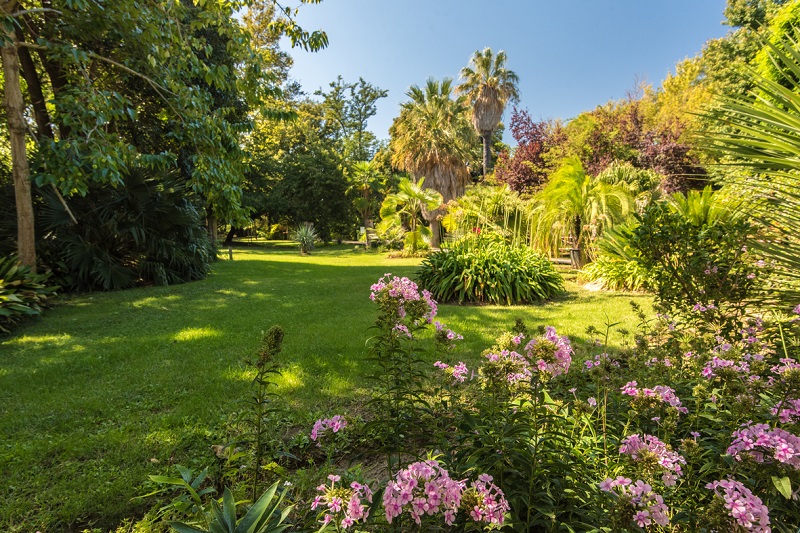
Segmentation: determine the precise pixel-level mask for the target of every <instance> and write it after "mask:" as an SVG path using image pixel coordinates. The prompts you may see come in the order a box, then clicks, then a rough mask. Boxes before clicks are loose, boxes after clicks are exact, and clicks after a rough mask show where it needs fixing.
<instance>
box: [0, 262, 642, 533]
mask: <svg viewBox="0 0 800 533" xmlns="http://www.w3.org/2000/svg"><path fill="white" fill-rule="evenodd" d="M234 254H235V256H234V260H233V261H228V260H224V261H220V262H218V263H217V264H215V266H214V272H213V273H212V274H211V275H210V276H209V277H208V278H207V279H206V280H203V281H200V282H195V283H190V284H186V285H180V286H175V287H146V288H139V289H133V290H129V291H124V292H117V293H95V294H89V295H82V296H78V297H70V298H65V299H62V300H61V302H60V304H59V305H58V306H57V307H56V308H55V309H52V310H50V311H48V312H47V313H46V315H45V316H44V317H43V318H42V319H40V320H39V321H37V322H35V323H32V324H28V325H27V326H25V327H23V328H22V329H20V330H18V331H17V332H16V334H15V336H13V337H10V338H6V339H4V340H3V342H2V344H0V439H2V441H1V443H0V475H2V477H3V483H2V484H0V531H9V532H13V533H16V532H22V531H26V532H27V531H36V530H39V531H41V532H42V533H49V532H55V531H80V530H82V529H83V528H86V527H97V528H100V529H103V530H105V529H110V528H112V527H113V526H115V525H116V524H118V523H119V522H120V521H121V520H123V519H124V518H125V517H128V516H131V515H135V514H140V513H143V512H144V510H145V509H146V506H147V505H148V503H147V502H145V503H143V502H141V501H137V500H132V498H134V496H136V495H139V494H142V493H143V492H145V491H146V490H147V486H146V485H145V482H146V481H147V476H148V474H164V473H174V470H171V465H174V464H184V465H191V466H195V467H199V468H202V466H205V465H208V464H211V463H213V462H214V461H215V457H214V454H213V452H212V451H211V446H212V445H215V444H224V443H225V439H226V437H227V435H226V434H225V423H226V420H227V417H228V415H229V414H230V413H231V412H233V411H236V410H237V409H238V408H239V406H240V403H239V402H241V401H242V400H243V399H245V398H246V397H247V395H248V392H249V387H250V380H251V378H252V375H251V374H250V373H249V372H248V371H247V369H246V367H245V366H244V365H243V364H242V360H243V359H245V358H247V357H250V356H252V355H253V354H254V352H255V350H256V349H257V347H258V345H259V343H260V340H261V335H262V332H264V331H266V330H267V329H268V328H269V327H270V326H271V325H273V324H280V325H281V326H283V328H284V329H285V332H286V335H285V340H284V349H283V352H282V353H281V355H280V357H279V359H280V362H281V363H282V364H283V366H284V372H283V376H282V377H281V378H280V379H279V390H278V392H279V394H280V395H281V399H282V401H283V402H284V404H285V405H286V406H287V407H288V408H289V412H290V413H291V415H290V419H291V420H290V422H291V423H293V424H296V425H298V426H300V427H305V425H307V424H309V423H310V422H311V421H313V420H314V419H315V418H316V417H318V416H320V415H322V414H325V413H331V412H333V411H336V412H343V411H346V409H347V406H348V405H349V404H351V403H353V402H354V401H355V400H357V399H360V398H363V396H364V395H366V394H367V391H368V388H369V383H367V381H366V376H367V375H369V373H370V368H369V365H368V364H367V363H366V361H365V355H366V348H365V341H366V339H367V338H368V336H369V335H371V332H370V330H369V327H370V325H371V324H372V322H373V320H374V317H375V308H374V304H373V303H372V302H371V301H370V300H369V288H370V285H371V284H372V283H374V282H375V281H377V279H378V278H379V277H381V276H382V275H383V274H384V273H387V272H392V273H394V274H397V275H405V276H413V273H414V270H415V268H416V265H418V264H419V260H415V259H387V258H386V256H385V255H383V254H374V253H367V252H365V251H362V250H354V249H352V248H348V247H343V246H340V247H328V248H321V249H319V250H317V251H315V252H314V253H313V254H312V255H310V256H305V257H301V256H300V255H298V254H297V252H296V250H295V249H294V248H291V247H287V246H277V247H276V246H272V247H264V246H252V247H245V248H240V249H236V250H235V251H234ZM567 288H568V292H567V294H565V295H564V296H563V297H561V298H559V299H558V300H557V301H554V302H548V303H545V304H542V305H534V306H513V307H499V306H455V305H442V306H440V312H439V318H440V320H442V321H443V322H445V323H446V324H447V325H448V326H450V327H451V328H452V329H454V330H456V331H458V332H460V333H463V335H464V337H465V339H464V341H463V342H462V343H461V344H460V345H459V347H458V349H457V350H456V352H454V353H453V354H450V355H449V356H448V360H452V361H458V360H464V361H466V362H467V363H468V364H471V363H474V362H475V361H477V359H478V358H479V356H480V352H481V351H482V350H484V349H485V348H487V347H488V346H490V345H491V344H492V342H493V340H494V339H495V338H496V337H497V336H498V335H499V334H500V333H502V332H504V331H507V330H509V329H510V328H511V326H512V325H513V324H514V320H515V319H516V318H517V317H520V318H522V319H524V320H525V321H526V323H527V324H528V326H529V327H530V328H535V327H537V326H540V325H553V326H555V327H556V328H557V330H558V332H559V333H561V334H566V335H569V336H570V337H571V338H572V339H573V343H574V344H576V345H577V346H583V345H586V344H588V343H589V341H591V339H589V338H588V336H587V334H586V332H585V330H586V328H587V326H589V325H595V326H597V327H602V325H603V324H604V323H606V322H621V323H622V325H624V326H625V327H627V328H628V329H634V327H635V325H636V319H635V318H634V316H633V313H632V311H631V309H630V306H629V303H628V302H629V301H631V300H635V301H637V302H639V303H641V304H645V305H647V304H649V302H650V299H649V298H648V297H646V296H641V295H630V294H619V293H601V292H588V291H584V290H582V289H580V288H579V287H577V286H576V285H575V284H574V283H570V282H568V286H567ZM619 341H620V337H619V335H613V336H612V343H613V344H616V345H619ZM433 357H435V356H434V355H433V354H431V358H433Z"/></svg>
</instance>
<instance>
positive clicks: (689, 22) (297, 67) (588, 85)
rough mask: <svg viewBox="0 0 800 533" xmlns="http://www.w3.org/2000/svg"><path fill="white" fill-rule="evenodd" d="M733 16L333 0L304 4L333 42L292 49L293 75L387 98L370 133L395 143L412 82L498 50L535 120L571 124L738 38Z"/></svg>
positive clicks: (533, 3) (716, 4)
mask: <svg viewBox="0 0 800 533" xmlns="http://www.w3.org/2000/svg"><path fill="white" fill-rule="evenodd" d="M724 8H725V0H494V1H490V0H482V1H478V0H323V2H322V3H321V4H318V5H302V6H301V9H300V14H299V16H298V22H299V23H300V25H301V26H303V28H304V29H306V30H309V31H310V30H313V29H324V30H325V31H326V32H327V33H328V37H329V39H330V45H329V47H328V48H326V49H325V50H322V51H320V52H316V53H310V52H305V51H303V50H299V49H295V50H290V51H289V52H290V54H291V55H292V57H293V58H294V61H295V63H294V68H293V69H292V72H291V74H290V75H291V76H292V78H294V79H296V80H297V81H299V82H300V83H301V84H302V86H303V89H304V90H305V91H306V92H308V93H313V92H314V91H315V90H317V89H319V88H323V89H325V88H327V86H328V83H330V82H331V81H333V80H335V79H336V76H337V75H339V74H341V75H342V77H343V78H344V80H345V81H347V82H355V81H358V78H359V76H361V77H363V78H364V79H365V80H366V81H368V82H370V83H372V84H373V85H375V86H377V87H380V88H382V89H387V90H388V91H389V96H388V98H384V99H381V100H380V101H379V102H378V113H377V115H375V116H374V117H372V119H371V120H370V124H369V126H370V130H372V131H373V132H375V134H376V135H377V136H378V138H388V136H389V133H388V130H389V126H390V125H391V123H392V120H393V119H394V117H396V116H397V115H398V114H399V104H400V102H403V101H405V100H406V99H407V98H406V97H405V92H406V91H407V90H408V88H409V87H410V86H411V85H412V84H417V85H422V84H423V83H424V82H425V80H427V79H428V78H429V77H431V76H433V77H435V78H437V79H441V78H443V77H445V76H451V77H453V78H457V77H458V72H459V70H460V69H461V68H462V67H464V66H466V65H467V64H468V62H469V59H470V57H471V56H472V54H473V53H474V52H475V51H476V50H478V49H483V48H485V47H487V46H488V47H490V48H492V49H493V50H494V51H498V50H505V51H506V53H507V54H508V68H510V69H512V70H514V71H515V72H516V73H517V75H518V76H519V78H520V84H519V90H520V97H521V101H520V104H519V106H520V107H522V108H526V109H528V110H529V111H530V113H531V115H532V116H533V117H534V118H562V119H569V118H571V117H574V116H575V115H577V114H578V113H580V112H581V111H585V110H589V109H593V108H594V107H595V106H597V105H598V104H602V103H605V102H607V101H609V100H612V99H618V98H622V97H624V96H625V94H626V92H627V91H628V90H629V89H631V88H633V87H634V85H635V82H636V80H637V79H645V80H646V81H647V82H649V83H651V84H653V85H654V86H657V85H659V84H660V83H661V81H662V80H663V79H664V77H665V76H666V75H667V73H668V72H670V71H671V70H674V66H675V64H676V63H677V62H678V61H680V60H682V59H683V58H685V57H690V56H694V55H696V54H698V53H699V52H700V51H701V50H702V47H703V44H704V43H705V42H706V41H707V40H708V39H711V38H715V37H721V36H723V35H725V34H726V33H727V32H728V31H729V30H730V28H729V27H727V26H724V25H722V20H723V19H724V17H723V15H722V12H723V10H724ZM283 48H284V49H288V44H286V43H284V46H283ZM509 116H510V112H509V111H506V114H505V117H504V121H505V122H506V123H508V119H509ZM505 141H506V142H512V139H511V136H510V134H509V133H508V132H506V135H505Z"/></svg>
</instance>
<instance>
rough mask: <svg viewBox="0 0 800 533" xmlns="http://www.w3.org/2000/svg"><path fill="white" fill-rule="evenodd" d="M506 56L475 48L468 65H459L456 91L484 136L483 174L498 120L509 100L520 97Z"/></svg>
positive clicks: (490, 153) (488, 166) (482, 136)
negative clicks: (465, 103)
mask: <svg viewBox="0 0 800 533" xmlns="http://www.w3.org/2000/svg"><path fill="white" fill-rule="evenodd" d="M507 60H508V57H507V56H506V53H505V51H503V50H500V51H499V52H498V53H497V55H494V52H492V49H491V48H484V49H483V51H482V52H481V51H480V50H478V51H476V52H475V54H474V55H473V56H472V59H470V61H469V66H467V67H464V68H462V69H461V73H460V76H461V78H462V79H463V80H464V82H463V83H462V84H461V85H459V86H458V87H456V92H457V93H459V94H465V95H467V98H468V99H469V103H470V105H472V125H473V126H475V129H476V130H477V131H478V134H479V135H480V136H481V138H483V177H484V178H485V177H486V173H487V172H489V169H490V167H491V166H492V133H493V132H494V130H495V129H496V128H497V125H498V124H499V123H500V119H501V118H502V117H503V111H505V108H506V104H507V103H508V102H517V101H519V92H518V91H517V84H518V83H519V77H517V75H516V74H515V73H514V71H513V70H509V69H507V68H506V61H507Z"/></svg>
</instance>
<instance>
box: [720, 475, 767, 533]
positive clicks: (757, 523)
mask: <svg viewBox="0 0 800 533" xmlns="http://www.w3.org/2000/svg"><path fill="white" fill-rule="evenodd" d="M706 488H707V489H709V490H713V491H714V492H715V493H716V495H717V497H718V498H720V500H721V501H722V502H723V505H724V507H725V509H726V510H727V512H728V514H729V515H730V517H731V518H733V519H734V520H735V521H736V524H737V525H739V526H741V527H742V528H743V529H744V530H745V531H754V532H756V533H770V531H771V528H770V527H769V514H768V512H769V509H767V507H766V506H765V505H764V504H763V503H762V502H761V499H760V498H759V497H758V496H755V495H754V494H753V493H752V492H750V489H748V488H747V487H745V486H744V485H742V484H741V483H739V482H738V481H733V480H720V481H714V482H713V483H709V484H708V485H706Z"/></svg>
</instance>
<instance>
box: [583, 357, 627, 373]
mask: <svg viewBox="0 0 800 533" xmlns="http://www.w3.org/2000/svg"><path fill="white" fill-rule="evenodd" d="M604 364H608V365H610V366H613V367H615V368H619V361H615V360H614V359H611V356H610V355H608V354H607V353H605V352H604V353H601V354H597V355H595V356H594V359H587V360H586V361H584V362H583V371H584V372H586V371H589V370H592V369H593V368H600V367H602V366H603V365H604Z"/></svg>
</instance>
